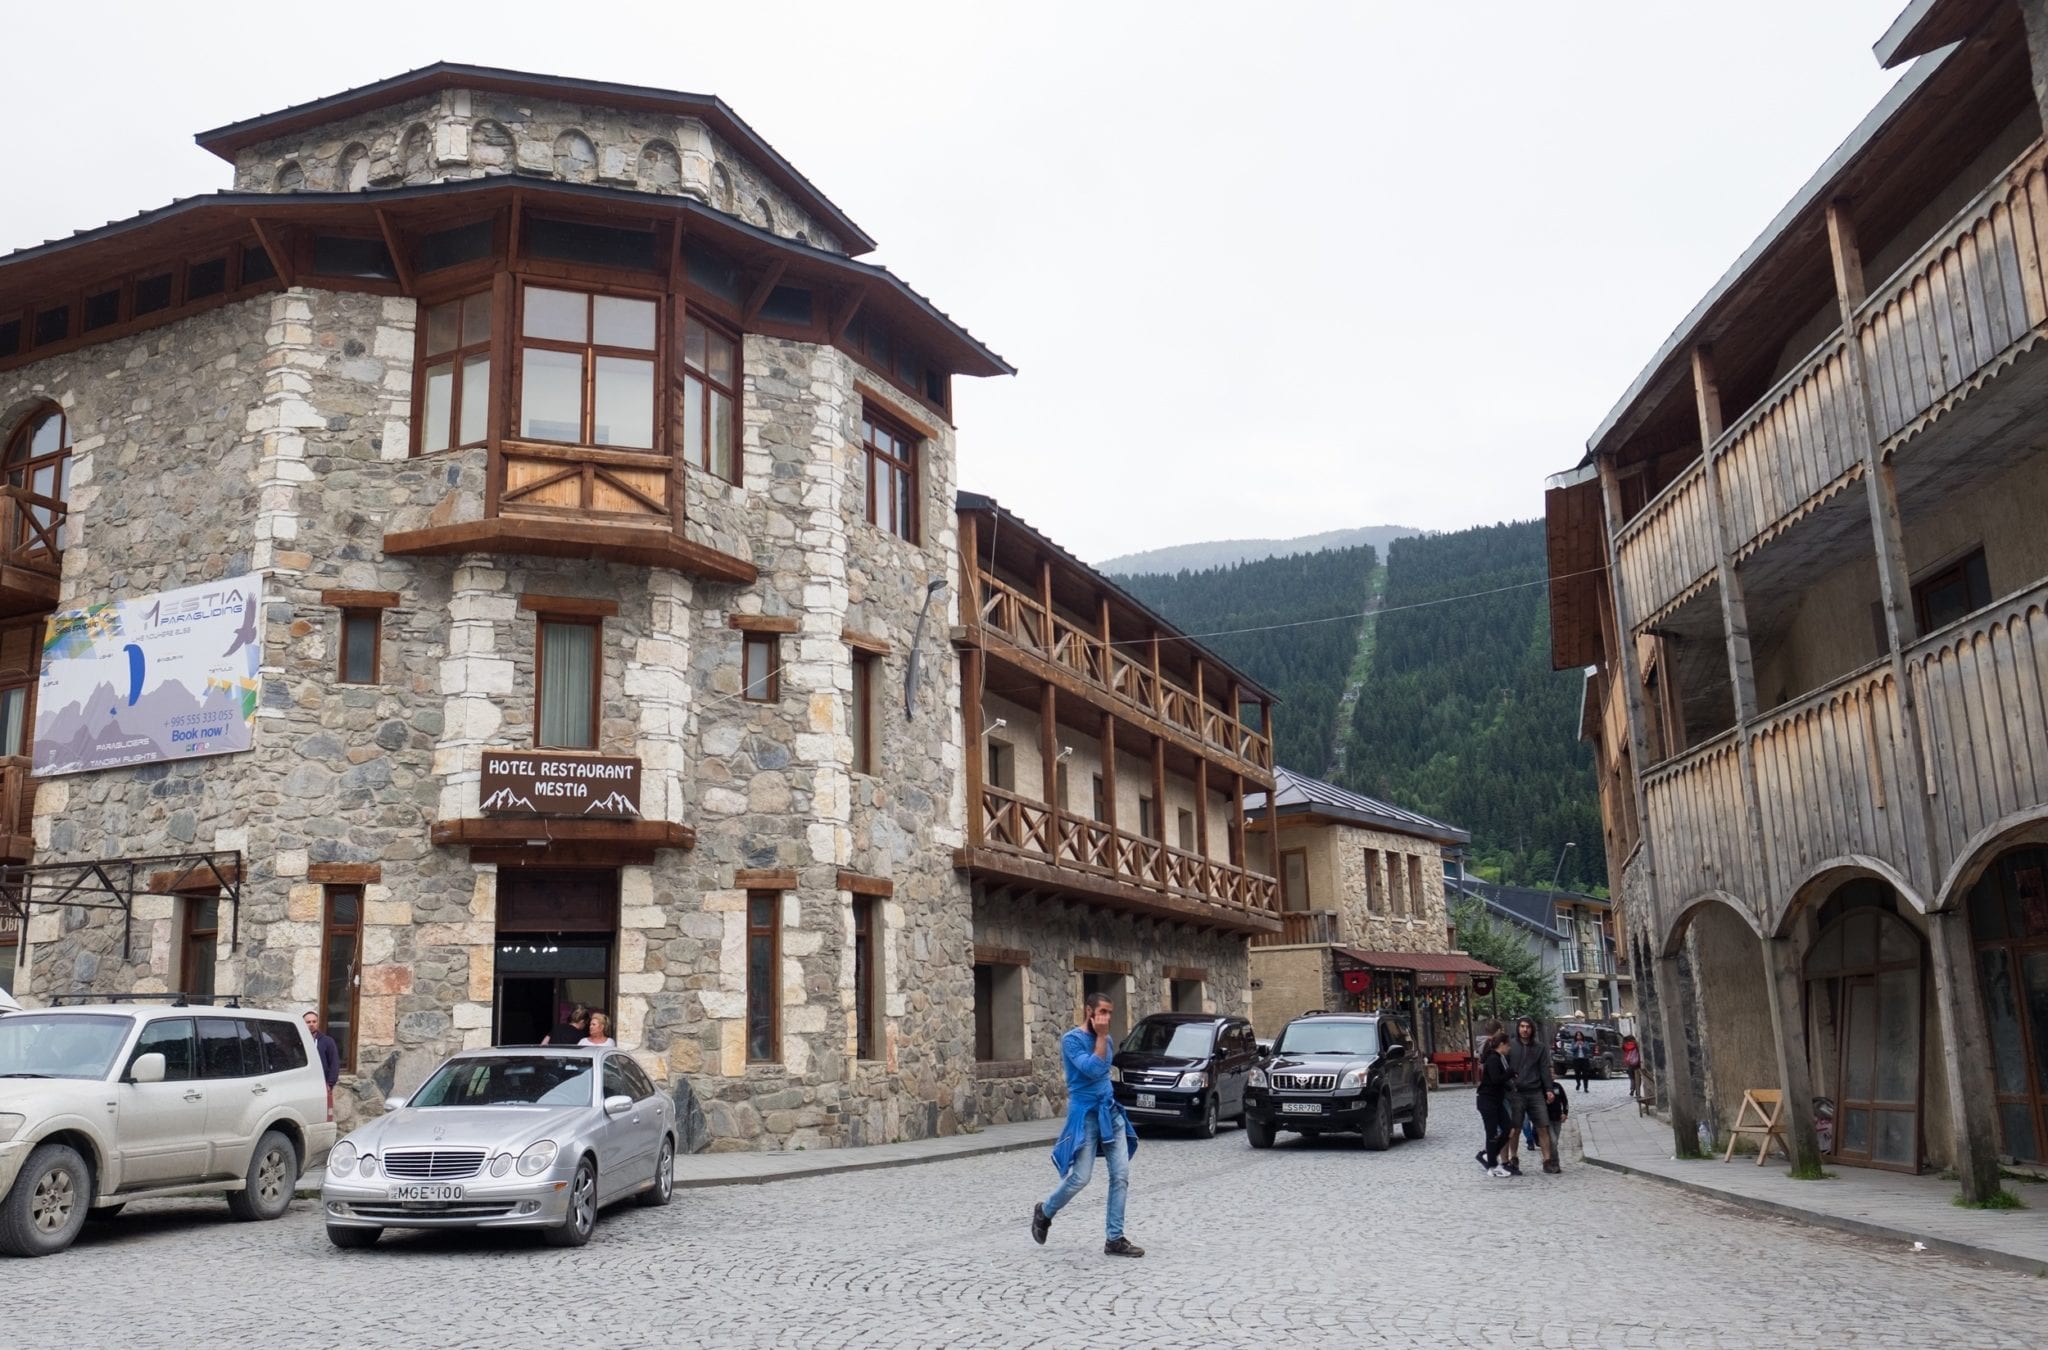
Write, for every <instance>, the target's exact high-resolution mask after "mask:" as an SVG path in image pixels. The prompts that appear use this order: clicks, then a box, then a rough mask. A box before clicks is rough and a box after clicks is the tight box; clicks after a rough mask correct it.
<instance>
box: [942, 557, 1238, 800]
mask: <svg viewBox="0 0 2048 1350" xmlns="http://www.w3.org/2000/svg"><path fill="white" fill-rule="evenodd" d="M973 582H974V594H975V595H976V596H977V601H976V605H975V614H976V616H977V617H978V619H979V620H980V623H981V626H982V627H984V628H986V629H988V630H990V631H991V632H994V633H996V634H999V635H1000V636H1002V637H1003V638H1005V639H1007V640H1008V641H1009V642H1010V643H1011V644H1012V645H1014V646H1017V647H1021V648H1024V649H1025V650H1027V651H1031V652H1035V653H1036V654H1037V655H1039V656H1041V657H1043V658H1044V659H1046V660H1047V661H1050V662H1051V663H1052V664H1054V665H1056V666H1059V667H1061V668H1062V669H1064V670H1066V671H1068V672H1070V673H1071V674H1073V675H1074V676H1075V677H1076V678H1078V679H1080V680H1083V681H1085V682H1087V683H1088V684H1090V685H1093V686H1094V687H1096V688H1098V689H1100V690H1102V691H1103V692H1105V693H1107V694H1110V695H1112V696H1114V697H1115V698H1117V699H1120V700H1121V701H1123V702H1124V703H1127V704H1129V705H1130V706H1131V707H1133V708H1137V709H1139V710H1140V711H1142V712H1146V713H1149V714H1151V715H1152V716H1154V717H1156V718H1158V719H1159V720H1161V721H1162V722H1165V723H1167V724H1168V725H1170V726H1174V727H1178V728H1179V729H1180V730H1182V731H1184V732H1186V733H1188V734H1189V735H1190V736H1193V737H1195V738H1197V739H1199V740H1201V741H1202V742H1204V743H1205V744H1207V745H1210V746H1213V747H1215V748H1216V749H1218V750H1221V751H1222V752H1223V753H1225V754H1228V755H1232V756H1235V757H1236V758H1238V759H1241V760H1243V761H1245V762H1246V763H1247V764H1250V765H1252V766H1254V767H1256V768H1260V769H1266V770H1270V769H1271V768H1272V767H1273V747H1272V744H1271V742H1269V741H1268V740H1267V739H1266V736H1265V733H1264V732H1263V731H1261V730H1260V729H1258V728H1256V727H1252V726H1250V725H1248V724H1246V723H1245V722H1244V721H1243V720H1242V719H1241V718H1238V717H1235V716H1233V715H1232V714H1231V713H1230V712H1229V711H1228V710H1225V709H1222V708H1218V707H1216V706H1215V705H1214V704H1213V703H1209V702H1207V701H1205V700H1203V699H1200V698H1197V697H1196V696H1195V693H1194V691H1193V690H1191V689H1188V688H1185V687H1184V686H1182V685H1180V684H1177V683H1175V682H1174V681H1173V680H1171V679H1168V678H1167V677H1166V676H1165V675H1163V674H1155V673H1154V672H1153V670H1152V666H1151V664H1150V661H1149V658H1148V659H1142V660H1141V659H1140V658H1139V657H1138V656H1137V655H1135V654H1134V651H1135V649H1133V648H1125V647H1116V646H1112V645H1110V644H1109V643H1106V642H1104V641H1103V639H1102V636H1101V634H1099V633H1091V632H1089V631H1087V630H1086V629H1084V628H1082V627H1081V626H1080V625H1079V624H1076V623H1074V622H1073V621H1072V620H1069V619H1067V618H1065V617H1063V616H1061V615H1060V614H1059V613H1057V612H1056V611H1050V610H1048V609H1047V608H1046V607H1045V604H1044V603H1043V602H1042V601H1041V600H1039V599H1038V598H1037V597H1036V596H1033V595H1030V594H1027V593H1026V592H1025V591H1023V590H1022V589H1020V588H1018V587H1016V586H1012V585H1011V584H1010V583H1008V582H1006V581H1004V580H1002V579H1001V578H999V577H996V576H994V575H992V574H991V573H990V572H988V570H987V569H985V568H977V569H976V571H975V575H974V578H973Z"/></svg>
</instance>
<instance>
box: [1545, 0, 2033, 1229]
mask: <svg viewBox="0 0 2048 1350" xmlns="http://www.w3.org/2000/svg"><path fill="white" fill-rule="evenodd" d="M1877 54H1878V57H1879V59H1880V61H1881V62H1882V63H1883V64H1885V65H1887V66H1894V65H1901V64H1905V63H1909V62H1910V66H1909V68H1908V69H1906V70H1905V71H1904V73H1903V74H1902V76H1901V77H1900V79H1899V82H1898V83H1897V85H1896V86H1894V88H1893V89H1892V90H1891V92H1890V93H1888V94H1887V95H1886V96H1885V98H1884V99H1883V100H1882V101H1881V102H1880V103H1879V104H1878V106H1877V107H1876V108H1875V109H1874V110H1873V111H1872V112H1871V113H1870V114H1869V116H1868V117H1866V118H1865V119H1864V121H1863V123H1862V124H1861V125H1860V126H1859V127H1857V128H1856V130H1855V131H1854V132H1853V133H1852V134H1851V136H1850V137H1849V139H1848V140H1847V141H1846V142H1845V143H1844V144H1843V145H1842V146H1841V148H1840V149H1838V150H1837V151H1836V152H1835V154H1834V155H1833V156H1832V157H1830V158H1829V159H1828V161H1827V162H1826V163H1825V164H1823V165H1822V166H1821V167H1820V168H1819V169H1818V170H1817V171H1816V172H1815V173H1814V175H1813V177H1812V178H1811V179H1810V180H1809V181H1808V182H1807V184H1806V185H1805V186H1804V187H1803V188H1802V189H1801V190H1800V191H1799V193H1798V194H1797V195H1796V196H1795V197H1794V198H1793V199H1792V200H1791V201H1790V202H1788V203H1787V204H1786V205H1785V207H1784V208H1783V209H1782V210H1781V211H1780V212H1779V213H1778V215H1777V217H1776V218H1775V219H1774V220H1773V221H1772V222H1771V223H1770V225H1769V226H1768V228H1767V229H1766V230H1765V232H1764V234H1763V235H1762V237H1760V238H1759V239H1758V240H1757V241H1756V243H1755V244H1753V245H1752V246H1751V247H1750V249H1749V250H1748V251H1747V252H1746V253H1744V254H1743V256H1742V257H1741V258H1740V259H1739V260H1737V261H1736V263H1735V264H1734V266H1733V267H1732V268H1731V269H1730V270H1729V271H1728V273H1727V274H1726V276H1724V277H1723V278H1722V280H1721V281H1720V282H1719V283H1718V284H1717V285H1716V286H1715V287H1714V289H1713V290H1712V291H1711V292H1710V293H1709V294H1708V295H1707V296H1706V297H1704V298H1703V299H1702V300H1701V301H1700V302H1699V304H1698V305H1697V306H1696V307H1695V308H1694V309H1693V311H1692V313H1691V314H1689V315H1687V316H1686V317H1685V319H1684V320H1683V321H1682V322H1681V323H1680V324H1679V326H1678V328H1677V330H1676V331H1675V332H1674V333H1673V335H1672V336H1671V338H1670V339H1669V340H1668V341H1667V342H1666V343H1665V344H1664V346H1663V347H1662V348H1661V349H1660V350H1659V351H1658V352H1656V353H1655V355H1654V356H1653V357H1652V358H1651V360H1650V362H1649V364H1648V365H1647V366H1646V367H1645V368H1644V370H1643V371H1642V373H1641V375H1640V376H1638V377H1637V379H1636V381H1635V382H1634V384H1633V385H1632V386H1631V387H1630V389H1629V390H1628V391H1627V393H1626V394H1625V395H1624V396H1623V398H1622V399H1621V401H1620V402H1619V403H1618V404H1617V405H1616V406H1615V408H1614V409H1613V411H1612V412H1611V413H1610V414H1609V415H1608V416H1607V418H1606V419H1605V420H1603V421H1602V423H1601V424H1600V426H1599V427H1598V428H1597V429H1596V430H1595V431H1594V433H1593V435H1592V437H1591V439H1590V441H1589V443H1588V446H1587V453H1586V456H1585V458H1584V459H1583V460H1582V461H1581V463H1580V464H1579V465H1578V466H1577V467H1575V468H1574V469H1572V470H1570V471H1568V472H1566V473H1563V474H1560V475H1558V476H1557V477H1556V478H1554V479H1552V480H1551V484H1550V490H1549V493H1548V497H1547V504H1548V519H1549V538H1550V558H1551V568H1550V572H1551V577H1552V582H1551V591H1550V598H1551V618H1552V638H1553V643H1554V650H1553V656H1554V659H1555V662H1556V664H1557V665H1558V666H1559V667H1560V668H1576V667H1585V668H1586V669H1587V691H1586V692H1587V697H1586V714H1585V725H1584V728H1583V734H1584V735H1585V736H1586V737H1587V738H1588V739H1589V740H1591V741H1592V742H1593V743H1594V745H1595V747H1596V753H1597V763H1598V766H1599V770H1600V774H1599V776H1600V786H1601V797H1602V811H1603V817H1604V821H1605V827H1606V842H1607V850H1608V863H1609V874H1610V876H1612V877H1614V878H1615V879H1616V887H1615V894H1616V896H1617V899H1618V902H1619V908H1620V912H1621V919H1620V922H1619V925H1618V927H1619V928H1620V930H1621V932H1622V933H1623V934H1624V935H1625V941H1626V945H1627V948H1628V950H1629V952H1630V954H1631V956H1632V958H1633V959H1632V960H1631V962H1630V964H1631V966H1632V967H1633V968H1634V970H1635V971H1636V974H1637V979H1638V994H1639V996H1640V997H1641V998H1642V1000H1643V1003H1644V1011H1645V1013H1646V1023H1647V1027H1648V1029H1649V1030H1650V1031H1651V1032H1652V1033H1653V1034H1652V1036H1651V1037H1650V1040H1651V1068H1652V1070H1653V1072H1654V1073H1655V1074H1656V1075H1657V1076H1658V1079H1659V1082H1660V1084H1661V1093H1660V1096H1661V1099H1662V1100H1663V1101H1664V1102H1665V1103H1666V1104H1668V1106H1669V1108H1670V1113H1671V1124H1672V1128H1673V1132H1674V1135H1675V1138H1676V1141H1677V1145H1678V1148H1679V1150H1680V1151H1681V1152H1683V1151H1688V1150H1690V1149H1691V1148H1693V1147H1694V1146H1695V1129H1696V1125H1697V1124H1698V1123H1701V1122H1704V1123H1705V1124H1707V1125H1708V1126H1709V1129H1710V1132H1714V1131H1724V1130H1725V1129H1726V1128H1727V1127H1728V1126H1729V1125H1730V1124H1732V1123H1733V1120H1734V1118H1735V1115H1736V1113H1737V1110H1738V1107H1739V1104H1740V1103H1741V1101H1742V1099H1743V1095H1744V1093H1745V1092H1747V1091H1750V1090H1752V1089H1765V1090H1777V1091H1780V1092H1782V1094H1783V1097H1784V1101H1785V1104H1786V1107H1787V1108H1788V1110H1787V1120H1788V1134H1789V1137H1790V1142H1791V1151H1792V1153H1793V1155H1794V1157H1795V1159H1796V1160H1797V1162H1798V1163H1799V1165H1800V1166H1801V1167H1802V1168H1808V1169H1810V1168H1813V1167H1816V1166H1818V1165H1819V1163H1820V1161H1821V1160H1822V1159H1823V1158H1824V1159H1826V1160H1827V1161H1829V1162H1834V1163H1851V1164H1857V1165H1865V1166H1873V1167H1889V1168H1896V1169H1902V1170H1906V1171H1917V1170H1922V1169H1926V1170H1934V1169H1944V1168H1953V1169H1954V1170H1955V1172H1956V1173H1957V1174H1959V1175H1960V1176H1961V1178H1962V1183H1963V1189H1964V1192H1965V1194H1966V1196H1967V1197H1969V1198H1971V1199H1983V1198H1985V1197H1987V1196H1988V1195H1989V1194H1990V1193H1991V1192H1992V1191H1993V1190H1994V1189H1995V1188H1996V1187H1997V1185H1998V1166H1999V1161H2000V1159H2001V1158H2013V1159H2021V1160H2027V1161H2032V1162H2040V1161H2043V1160H2048V1078H2044V1075H2043V1066H2044V1065H2048V1059H2044V1058H2043V1057H2042V1055H2041V1054H2040V1050H2041V1047H2043V1046H2044V1045H2048V884H2044V882H2043V877H2044V876H2048V852H2044V849H2043V845H2044V843H2048V716H2044V712H2043V709H2044V708H2048V689H2044V681H2048V536H2044V535H2043V533H2042V531H2041V529H2040V528H2039V522H2040V519H2041V516H2042V514H2043V511H2044V509H2048V453H2044V444H2043V438H2042V435H2041V432H2040V430H2039V426H2038V423H2039V411H2040V407H2041V403H2042V390H2043V388H2044V387H2048V385H2044V374H2048V355H2044V352H2048V348H2044V347H2043V345H2042V342H2041V339H2042V337H2043V336H2044V335H2048V286H2044V282H2043V276H2044V273H2048V269H2044V262H2048V235H2044V234H2043V232H2042V230H2043V221H2044V220H2048V143H2044V141H2043V137H2042V126H2043V101H2042V100H2043V98H2044V92H2043V91H2048V6H2044V5H2043V4H2042V3H2041V0H2024V2H2023V3H2014V0H1916V3H1914V4H1913V5H1911V6H1910V7H1908V8H1907V9H1906V10H1905V12H1904V13H1903V14H1902V15H1901V16H1900V18H1899V20H1898V21H1897V23H1895V24H1894V25H1893V27H1892V29H1891V30H1890V31H1889V32H1888V33H1887V34H1886V35H1885V36H1884V38H1883V39H1882V40H1881V41H1880V42H1879V43H1878V44H1877Z"/></svg>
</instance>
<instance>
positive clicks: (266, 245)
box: [249, 216, 299, 286]
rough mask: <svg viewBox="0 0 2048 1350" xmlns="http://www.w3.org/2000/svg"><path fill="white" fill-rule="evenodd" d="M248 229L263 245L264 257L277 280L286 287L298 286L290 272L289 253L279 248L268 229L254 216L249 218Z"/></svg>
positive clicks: (296, 278)
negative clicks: (253, 232)
mask: <svg viewBox="0 0 2048 1350" xmlns="http://www.w3.org/2000/svg"><path fill="white" fill-rule="evenodd" d="M249 227H250V228H251V229H253V230H255V231H256V242H257V243H259V244H261V245H263V253H264V256H265V257H267V258H269V259H270V266H271V268H272V269H273V270H274V271H276V273H277V275H278V279H279V280H281V281H283V282H284V284H285V285H287V286H296V285H298V284H299V283H298V277H297V274H296V273H295V272H293V270H292V258H291V253H290V251H289V250H287V249H284V248H282V247H280V246H279V242H278V240H277V238H276V236H275V235H273V234H272V233H271V230H270V227H269V226H267V225H265V224H264V223H263V221H262V220H261V219H260V218H258V217H256V216H251V217H249Z"/></svg>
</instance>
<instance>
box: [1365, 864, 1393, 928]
mask: <svg viewBox="0 0 2048 1350" xmlns="http://www.w3.org/2000/svg"><path fill="white" fill-rule="evenodd" d="M1365 912H1366V913H1368V914H1385V913H1387V912H1388V910H1387V893H1386V884H1385V883H1384V882H1382V881H1381V880H1380V850H1378V849H1376V848H1369V849H1366V850H1365Z"/></svg>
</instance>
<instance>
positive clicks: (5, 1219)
mask: <svg viewBox="0 0 2048 1350" xmlns="http://www.w3.org/2000/svg"><path fill="white" fill-rule="evenodd" d="M91 1201H92V1169H91V1168H90V1167H87V1166H86V1163H85V1159H84V1158H82V1157H80V1156H79V1154H78V1150H77V1149H75V1148H72V1147H70V1146H69V1145H67V1144H43V1145H41V1146H40V1147H38V1148H37V1149H36V1150H35V1151H34V1152H33V1153H31V1154H29V1155H28V1162H27V1164H26V1165H24V1166H23V1167H22V1169H21V1173H20V1175H19V1176H17V1177H15V1179H14V1189H12V1190H10V1191H9V1192H8V1193H7V1198H6V1199H5V1200H0V1252H6V1253H7V1254H8V1255H10V1256H52V1255H55V1254H56V1253H58V1252H61V1251H63V1250H64V1249H65V1248H66V1247H69V1246H70V1245H71V1244H72V1242H73V1241H74V1240H75V1239H76V1238H77V1237H78V1230H79V1229H81V1228H83V1227H85V1213H86V1208H87V1206H88V1205H89V1204H90V1203H91Z"/></svg>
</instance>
